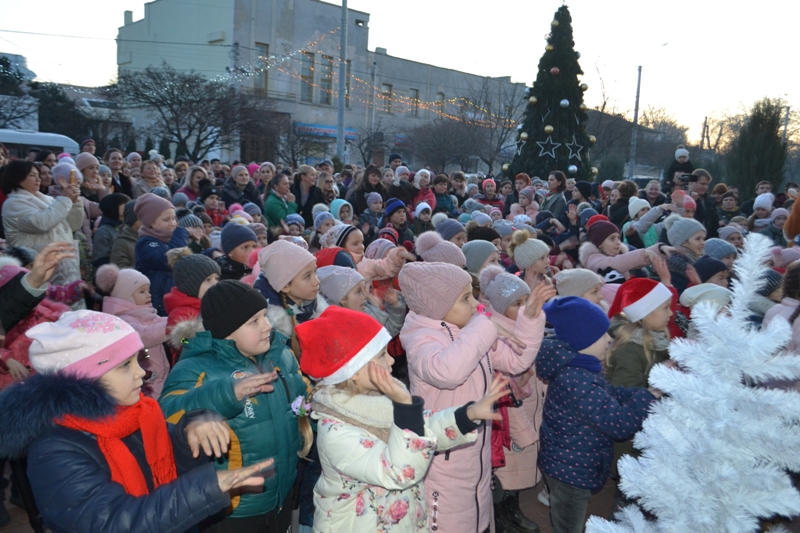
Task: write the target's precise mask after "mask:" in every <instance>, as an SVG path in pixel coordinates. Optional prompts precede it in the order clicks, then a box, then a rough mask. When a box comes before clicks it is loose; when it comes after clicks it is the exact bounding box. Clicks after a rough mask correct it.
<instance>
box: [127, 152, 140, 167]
mask: <svg viewBox="0 0 800 533" xmlns="http://www.w3.org/2000/svg"><path fill="white" fill-rule="evenodd" d="M128 162H129V163H130V164H131V168H140V167H141V166H142V157H141V156H140V155H139V154H136V155H134V156H132V157H131V158H130V159H128Z"/></svg>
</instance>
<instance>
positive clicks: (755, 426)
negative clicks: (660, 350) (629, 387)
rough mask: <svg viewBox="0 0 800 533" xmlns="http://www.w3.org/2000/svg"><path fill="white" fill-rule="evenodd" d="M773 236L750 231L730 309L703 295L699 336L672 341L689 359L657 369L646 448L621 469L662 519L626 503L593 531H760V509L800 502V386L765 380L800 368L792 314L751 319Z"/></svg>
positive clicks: (794, 375) (797, 507)
mask: <svg viewBox="0 0 800 533" xmlns="http://www.w3.org/2000/svg"><path fill="white" fill-rule="evenodd" d="M770 246H771V242H770V241H769V240H768V239H766V238H765V237H763V236H761V235H750V236H749V237H748V238H747V241H746V243H745V249H744V253H743V254H742V255H741V256H740V258H739V259H738V260H737V261H736V264H735V265H734V270H735V272H736V274H737V276H738V280H736V281H734V282H733V293H734V296H733V301H732V302H731V304H730V305H729V306H728V308H727V309H728V310H729V314H726V313H720V314H717V308H716V307H715V306H713V305H711V304H709V303H701V304H699V305H697V306H696V307H695V308H694V309H693V310H692V322H693V323H694V324H695V326H696V327H697V329H698V331H699V336H698V337H697V339H696V340H695V341H690V340H686V339H676V340H674V341H672V343H671V344H670V347H669V353H670V358H671V359H673V360H674V361H676V362H677V363H678V364H679V365H680V369H670V368H668V367H666V366H664V365H657V366H655V367H654V368H653V369H652V371H651V372H650V385H651V386H653V387H656V388H658V389H660V390H662V391H664V393H665V395H664V397H663V398H662V399H661V400H660V401H658V402H655V403H654V405H653V407H652V409H651V412H650V415H649V416H648V417H647V419H646V420H645V421H644V426H643V429H642V431H641V432H639V433H638V434H637V435H636V437H635V438H634V445H635V446H636V448H638V449H639V450H641V451H642V455H641V456H640V457H639V458H633V457H631V456H624V457H623V458H622V459H620V461H619V473H620V477H621V480H622V481H621V484H620V488H621V489H622V491H623V492H624V493H625V494H626V495H627V496H628V497H629V498H638V499H639V500H638V501H639V505H640V506H641V507H642V508H644V509H646V510H647V511H649V512H650V513H652V514H653V515H654V516H655V517H656V520H655V521H647V520H646V519H645V517H644V515H643V514H642V512H641V511H640V510H639V509H638V508H637V507H636V506H629V507H627V508H625V509H623V510H622V511H621V512H619V513H617V515H616V518H617V520H618V521H617V522H608V521H606V520H604V519H601V518H598V517H596V516H593V517H591V518H590V519H589V521H588V522H587V524H586V526H587V527H586V532H587V533H632V532H633V533H663V532H676V533H687V532H692V533H704V532H709V533H710V532H714V533H716V532H728V533H738V532H753V531H758V530H759V519H764V518H769V517H772V516H775V515H781V516H795V515H798V514H800V493H798V491H797V490H795V489H794V487H793V486H792V481H791V479H790V476H789V474H788V473H787V471H792V472H798V471H800V394H798V393H797V392H793V391H791V392H789V391H784V390H774V389H767V388H762V387H759V386H758V384H759V383H763V382H766V381H769V380H795V379H800V356H798V355H794V354H787V353H785V350H784V348H785V347H786V346H787V344H788V341H789V339H790V338H791V329H790V327H789V324H788V323H787V322H786V321H785V320H773V321H772V322H771V323H770V325H769V327H767V328H764V329H762V330H758V329H756V328H755V327H753V324H752V323H751V322H749V321H748V317H749V316H750V315H751V312H750V311H749V310H748V304H749V303H750V302H751V300H753V297H754V295H755V293H756V290H757V289H758V288H759V286H760V284H761V282H760V281H759V277H760V276H761V274H763V273H764V272H765V271H766V270H767V268H768V267H767V266H766V263H765V261H766V260H767V257H768V256H769V247H770ZM781 529H782V528H779V529H777V530H773V531H778V530H781Z"/></svg>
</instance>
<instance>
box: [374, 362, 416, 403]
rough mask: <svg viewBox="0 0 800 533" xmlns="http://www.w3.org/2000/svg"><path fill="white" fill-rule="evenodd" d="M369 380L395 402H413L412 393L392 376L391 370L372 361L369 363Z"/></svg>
mask: <svg viewBox="0 0 800 533" xmlns="http://www.w3.org/2000/svg"><path fill="white" fill-rule="evenodd" d="M367 372H368V373H369V380H370V381H371V382H372V384H373V385H375V388H376V389H378V391H380V392H381V393H382V394H383V395H385V396H386V397H387V398H389V399H390V400H392V401H393V402H395V403H404V404H406V405H410V404H411V393H410V392H408V391H407V390H406V388H405V387H403V385H402V384H401V383H399V382H398V381H397V380H395V379H394V378H393V377H392V374H391V372H389V371H388V370H387V369H386V368H384V367H382V366H381V365H379V364H378V363H375V362H372V361H370V362H369V363H367Z"/></svg>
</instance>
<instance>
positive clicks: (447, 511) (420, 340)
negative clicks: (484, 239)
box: [400, 310, 545, 531]
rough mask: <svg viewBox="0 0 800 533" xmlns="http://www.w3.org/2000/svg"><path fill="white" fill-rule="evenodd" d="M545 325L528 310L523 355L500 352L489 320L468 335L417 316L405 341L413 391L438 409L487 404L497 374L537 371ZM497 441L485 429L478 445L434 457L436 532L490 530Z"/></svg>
mask: <svg viewBox="0 0 800 533" xmlns="http://www.w3.org/2000/svg"><path fill="white" fill-rule="evenodd" d="M544 323H545V317H544V313H540V314H539V316H538V317H537V318H535V319H533V320H528V319H526V318H525V316H524V311H523V310H520V314H519V318H517V322H516V328H515V329H514V335H516V336H517V337H518V338H519V339H520V340H521V341H522V342H523V343H525V344H526V345H527V347H526V348H525V350H524V351H523V353H522V355H521V356H520V355H517V354H516V353H514V351H513V350H512V349H511V348H510V347H509V346H508V345H506V344H505V343H503V342H498V343H497V348H496V349H494V350H493V349H492V344H493V343H494V341H495V340H497V329H496V328H495V326H494V325H493V324H492V323H491V321H490V320H489V319H488V318H486V316H484V315H476V316H474V317H473V318H472V319H471V320H470V322H469V323H468V324H467V325H466V327H464V328H463V329H461V328H458V327H456V326H453V325H451V324H447V323H446V322H443V321H441V320H434V319H432V318H428V317H424V316H422V315H419V314H417V313H415V312H413V311H411V312H409V313H408V316H407V317H406V322H405V325H404V326H403V329H402V331H401V332H400V340H401V342H402V343H403V346H404V347H405V350H406V353H407V358H408V374H409V380H410V382H411V392H412V393H413V394H416V395H418V396H421V397H422V398H424V399H425V402H426V405H427V406H428V408H430V409H442V408H446V407H451V406H454V405H461V404H464V403H466V402H468V401H477V400H479V399H480V398H481V397H483V395H484V394H485V393H486V392H487V391H488V390H489V386H490V385H491V382H492V379H493V375H494V371H495V370H500V371H501V372H507V373H509V374H519V373H521V372H524V371H525V370H527V369H528V368H530V366H531V365H532V364H533V361H534V359H535V357H536V353H537V352H538V350H539V345H540V343H541V342H542V336H543V334H544ZM491 438H492V435H491V428H490V427H489V428H487V427H481V428H480V429H478V438H477V441H476V442H475V443H474V444H472V445H469V446H463V447H460V448H458V449H456V450H452V451H450V453H447V454H441V455H439V456H437V457H435V458H434V460H433V464H432V465H431V468H430V470H429V471H428V476H427V478H426V480H425V481H426V487H425V492H426V496H427V502H428V508H429V509H438V513H435V514H433V513H432V514H431V515H430V516H429V525H430V527H431V529H432V530H436V529H440V530H441V531H483V530H485V529H486V528H488V527H489V525H490V522H491V516H492V495H491V488H490V484H491V477H492V451H491V445H490V443H491ZM465 465H470V467H469V468H465ZM473 502H474V505H473Z"/></svg>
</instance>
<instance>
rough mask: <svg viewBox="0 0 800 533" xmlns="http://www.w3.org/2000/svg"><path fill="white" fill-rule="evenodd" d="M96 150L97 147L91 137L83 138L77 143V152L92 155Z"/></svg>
mask: <svg viewBox="0 0 800 533" xmlns="http://www.w3.org/2000/svg"><path fill="white" fill-rule="evenodd" d="M96 149H97V145H96V144H95V142H94V139H92V138H91V137H84V138H83V139H81V140H80V142H79V143H78V151H79V152H81V153H83V152H86V153H87V154H92V155H94V151H95V150H96Z"/></svg>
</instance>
